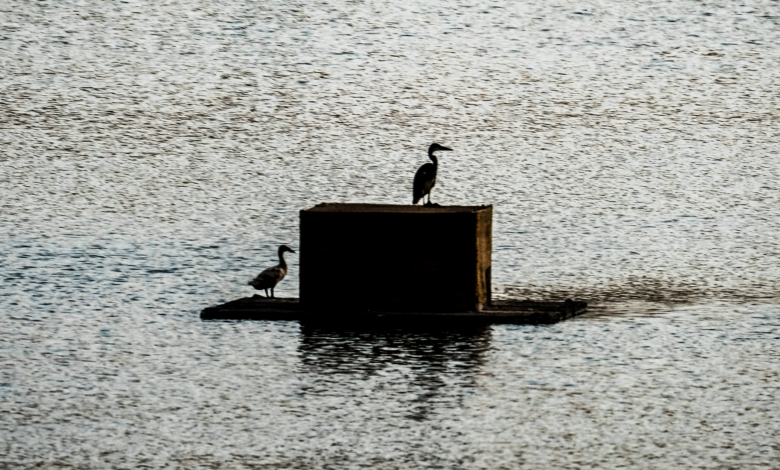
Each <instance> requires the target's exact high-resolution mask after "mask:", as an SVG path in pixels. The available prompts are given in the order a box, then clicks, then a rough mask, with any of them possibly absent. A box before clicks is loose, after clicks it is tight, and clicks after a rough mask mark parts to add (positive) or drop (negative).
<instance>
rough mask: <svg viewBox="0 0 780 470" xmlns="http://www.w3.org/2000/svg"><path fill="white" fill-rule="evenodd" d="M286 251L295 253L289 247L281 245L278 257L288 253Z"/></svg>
mask: <svg viewBox="0 0 780 470" xmlns="http://www.w3.org/2000/svg"><path fill="white" fill-rule="evenodd" d="M288 251H289V252H290V253H295V252H294V251H293V250H292V248H290V247H289V246H287V245H282V246H280V247H279V254H280V255H281V254H282V253H286V252H288Z"/></svg>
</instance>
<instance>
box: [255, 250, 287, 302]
mask: <svg viewBox="0 0 780 470" xmlns="http://www.w3.org/2000/svg"><path fill="white" fill-rule="evenodd" d="M288 251H289V252H290V253H295V252H294V251H293V250H292V249H291V248H290V247H288V246H287V245H282V246H280V247H279V251H278V253H279V264H277V265H276V266H273V267H270V268H268V269H265V270H263V272H261V273H260V274H258V275H257V277H256V278H254V279H252V280H251V281H249V283H248V285H250V286H252V287H254V288H255V289H257V290H261V289H263V290H265V296H266V297H268V289H271V298H274V287H276V285H277V284H278V283H279V281H281V280H282V279H284V276H286V275H287V261H285V260H284V254H285V253H286V252H288Z"/></svg>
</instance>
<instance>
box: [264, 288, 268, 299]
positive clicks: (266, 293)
mask: <svg viewBox="0 0 780 470" xmlns="http://www.w3.org/2000/svg"><path fill="white" fill-rule="evenodd" d="M265 298H266V299H267V298H268V289H265Z"/></svg>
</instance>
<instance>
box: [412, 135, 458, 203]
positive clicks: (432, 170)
mask: <svg viewBox="0 0 780 470" xmlns="http://www.w3.org/2000/svg"><path fill="white" fill-rule="evenodd" d="M437 150H452V149H451V148H447V147H445V146H443V145H439V144H437V143H433V144H431V146H430V147H428V158H430V159H431V160H432V161H433V163H426V164H425V165H423V166H421V167H420V168H419V169H418V170H417V173H415V174H414V186H413V189H412V204H417V203H418V202H419V201H420V199H423V198H424V197H425V195H426V194H427V195H428V202H427V203H426V202H424V200H423V205H425V206H432V205H433V204H431V189H433V187H434V186H435V185H436V171H437V170H438V169H439V160H437V159H436V155H434V154H433V152H435V151H437Z"/></svg>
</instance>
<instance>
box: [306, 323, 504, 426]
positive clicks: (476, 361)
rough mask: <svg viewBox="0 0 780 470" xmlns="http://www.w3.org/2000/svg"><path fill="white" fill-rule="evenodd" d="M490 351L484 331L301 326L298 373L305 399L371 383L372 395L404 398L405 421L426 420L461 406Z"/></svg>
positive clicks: (479, 328) (470, 328) (486, 329)
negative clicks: (304, 379) (341, 385)
mask: <svg viewBox="0 0 780 470" xmlns="http://www.w3.org/2000/svg"><path fill="white" fill-rule="evenodd" d="M489 347H490V327H489V326H484V325H482V326H461V327H450V328H447V327H445V328H442V327H441V326H439V327H435V326H428V327H419V328H414V327H411V326H395V327H394V326H392V325H376V324H374V325H363V326H357V327H355V326H346V325H334V326H331V327H328V326H324V325H322V324H316V325H312V324H306V323H304V324H303V325H302V326H301V339H300V343H299V346H298V353H299V357H300V361H301V371H302V372H304V373H307V374H311V375H312V376H313V377H315V378H314V380H313V382H312V384H310V385H309V386H307V388H306V390H305V391H306V393H312V394H320V393H329V391H331V390H332V389H333V384H334V382H345V381H348V382H351V381H359V382H360V381H362V382H366V381H368V382H371V383H372V384H373V385H372V387H371V388H372V392H371V393H378V394H395V395H397V396H402V397H407V399H406V401H407V402H408V403H407V406H408V407H409V409H408V413H407V414H406V417H407V418H409V419H415V420H425V419H426V418H428V417H429V415H430V414H431V413H434V412H436V411H437V409H438V411H440V412H449V411H450V410H452V409H453V408H459V407H460V406H462V403H461V401H462V398H463V396H462V393H463V389H464V388H465V389H469V388H471V389H473V388H474V387H476V379H475V377H476V376H477V375H478V374H479V372H480V371H479V369H480V367H481V366H482V364H483V361H484V355H485V352H486V351H487V349H488V348H489Z"/></svg>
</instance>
